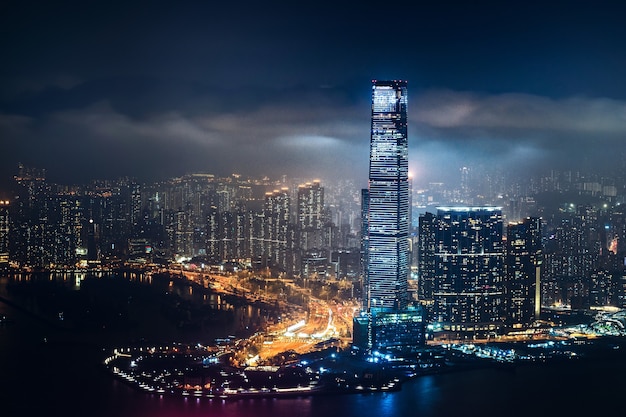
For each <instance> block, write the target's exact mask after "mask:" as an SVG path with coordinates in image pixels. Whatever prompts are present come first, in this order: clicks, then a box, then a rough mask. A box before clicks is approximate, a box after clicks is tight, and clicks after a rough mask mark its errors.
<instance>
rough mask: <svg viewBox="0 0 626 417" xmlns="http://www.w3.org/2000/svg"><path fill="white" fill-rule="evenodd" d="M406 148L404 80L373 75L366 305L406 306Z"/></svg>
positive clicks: (377, 307) (373, 308)
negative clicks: (377, 77)
mask: <svg viewBox="0 0 626 417" xmlns="http://www.w3.org/2000/svg"><path fill="white" fill-rule="evenodd" d="M408 167H409V149H408V138H407V83H406V81H373V85H372V120H371V139H370V166H369V193H368V195H369V207H368V209H369V210H368V219H367V220H368V255H367V275H366V276H365V291H366V297H367V304H368V305H367V307H368V309H369V310H370V311H374V312H375V311H385V310H398V309H404V308H406V307H407V303H408V293H407V278H408V234H409V183H408V178H409V170H408Z"/></svg>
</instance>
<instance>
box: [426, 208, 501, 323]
mask: <svg viewBox="0 0 626 417" xmlns="http://www.w3.org/2000/svg"><path fill="white" fill-rule="evenodd" d="M419 232H420V237H419V238H420V254H419V255H420V259H419V265H420V271H419V278H420V282H419V287H420V296H421V297H422V301H423V302H424V303H425V304H426V305H429V310H430V313H431V317H430V321H433V322H438V323H439V324H441V325H442V326H443V328H444V329H449V330H452V331H458V332H460V333H463V332H471V333H474V334H483V335H485V334H489V333H492V332H497V331H500V329H502V328H503V325H504V321H505V316H506V303H505V288H504V244H503V239H502V233H503V224H502V210H501V208H500V207H439V208H438V210H437V215H436V216H433V215H432V214H430V213H426V214H425V215H423V216H420V228H419Z"/></svg>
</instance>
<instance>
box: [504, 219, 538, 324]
mask: <svg viewBox="0 0 626 417" xmlns="http://www.w3.org/2000/svg"><path fill="white" fill-rule="evenodd" d="M541 265H542V244H541V219H539V218H537V217H528V218H526V219H524V220H522V221H520V222H517V223H509V225H508V227H507V230H506V283H505V288H506V300H507V312H508V314H507V323H508V324H510V325H511V326H513V327H526V326H528V325H530V324H531V323H532V322H533V321H534V320H535V319H539V314H540V313H541Z"/></svg>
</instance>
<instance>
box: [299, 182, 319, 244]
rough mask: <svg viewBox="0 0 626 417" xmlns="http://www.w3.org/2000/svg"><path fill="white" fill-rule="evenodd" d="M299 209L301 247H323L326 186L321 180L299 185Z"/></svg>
mask: <svg viewBox="0 0 626 417" xmlns="http://www.w3.org/2000/svg"><path fill="white" fill-rule="evenodd" d="M297 210H298V213H297V216H298V218H297V225H298V234H299V247H300V249H301V250H303V251H307V250H311V249H320V248H322V244H323V242H322V225H323V215H324V188H323V187H322V186H321V185H320V182H319V181H313V182H312V183H311V182H308V183H306V184H302V185H300V186H298V201H297Z"/></svg>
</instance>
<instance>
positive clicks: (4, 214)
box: [0, 200, 11, 268]
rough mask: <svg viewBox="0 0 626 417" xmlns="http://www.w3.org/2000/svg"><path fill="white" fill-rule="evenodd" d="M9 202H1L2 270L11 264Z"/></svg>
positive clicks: (0, 255)
mask: <svg viewBox="0 0 626 417" xmlns="http://www.w3.org/2000/svg"><path fill="white" fill-rule="evenodd" d="M10 225H11V222H10V216H9V200H0V268H3V267H4V266H6V265H8V263H9V231H10Z"/></svg>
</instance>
